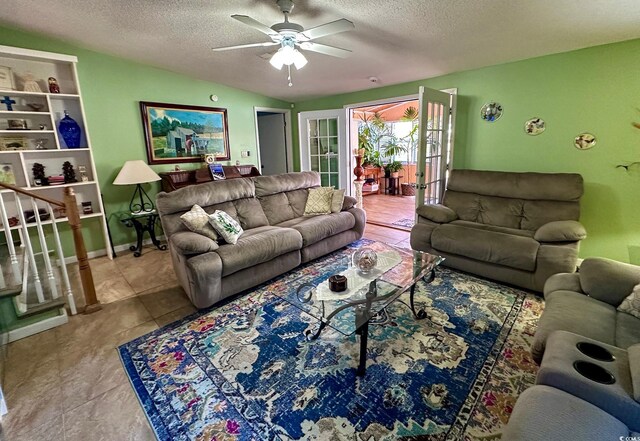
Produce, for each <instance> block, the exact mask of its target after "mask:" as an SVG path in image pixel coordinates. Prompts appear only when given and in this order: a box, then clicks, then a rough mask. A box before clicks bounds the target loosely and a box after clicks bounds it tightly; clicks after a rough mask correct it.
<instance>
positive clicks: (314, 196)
mask: <svg viewBox="0 0 640 441" xmlns="http://www.w3.org/2000/svg"><path fill="white" fill-rule="evenodd" d="M332 200H333V187H315V188H310V189H309V196H308V197H307V204H306V205H305V207H304V215H305V216H309V215H317V214H329V213H331V201H332Z"/></svg>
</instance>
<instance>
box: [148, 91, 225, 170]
mask: <svg viewBox="0 0 640 441" xmlns="http://www.w3.org/2000/svg"><path fill="white" fill-rule="evenodd" d="M140 111H141V112H142V124H143V126H144V136H145V142H146V144H147V157H148V159H149V164H170V163H176V162H200V161H202V155H207V154H212V155H215V157H216V160H229V159H231V154H230V152H229V129H228V126H227V109H221V108H216V107H199V106H187V105H180V104H164V103H151V102H147V101H141V102H140Z"/></svg>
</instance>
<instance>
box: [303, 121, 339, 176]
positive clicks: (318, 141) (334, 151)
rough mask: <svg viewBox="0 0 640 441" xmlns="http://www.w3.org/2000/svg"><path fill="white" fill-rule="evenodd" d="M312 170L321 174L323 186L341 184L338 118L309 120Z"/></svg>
mask: <svg viewBox="0 0 640 441" xmlns="http://www.w3.org/2000/svg"><path fill="white" fill-rule="evenodd" d="M307 126H308V131H307V132H308V140H309V143H308V145H309V156H310V168H311V170H313V171H317V172H318V173H320V180H321V182H322V185H323V186H329V185H333V186H334V187H336V188H338V187H339V185H340V182H339V172H340V168H339V167H340V164H339V142H338V118H319V119H309V120H307Z"/></svg>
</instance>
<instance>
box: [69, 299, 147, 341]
mask: <svg viewBox="0 0 640 441" xmlns="http://www.w3.org/2000/svg"><path fill="white" fill-rule="evenodd" d="M151 319H152V317H151V315H150V314H149V312H148V311H147V309H146V308H145V307H144V305H143V304H142V302H141V301H140V299H138V298H137V297H130V298H128V299H124V300H120V301H118V302H114V303H108V304H106V305H103V308H102V310H100V311H98V312H95V313H93V314H88V315H83V314H78V315H76V316H72V317H70V319H69V323H67V324H66V325H62V326H60V327H58V328H56V332H57V336H58V343H59V345H60V350H61V351H63V352H64V351H73V350H75V348H77V347H86V346H87V345H92V346H98V347H99V346H104V345H105V344H107V343H108V342H109V341H111V339H113V336H114V335H117V334H119V333H121V332H123V331H126V330H128V329H131V328H134V327H136V326H138V325H140V324H142V323H145V322H148V321H149V320H151Z"/></svg>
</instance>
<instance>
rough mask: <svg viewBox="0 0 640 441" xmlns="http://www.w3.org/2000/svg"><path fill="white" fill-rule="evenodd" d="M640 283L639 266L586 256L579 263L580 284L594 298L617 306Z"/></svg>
mask: <svg viewBox="0 0 640 441" xmlns="http://www.w3.org/2000/svg"><path fill="white" fill-rule="evenodd" d="M638 283H640V267H638V266H636V265H630V264H628V263H622V262H617V261H615V260H610V259H604V258H601V257H591V258H587V259H585V260H584V261H583V262H582V265H580V285H581V286H582V290H583V291H584V293H585V294H587V295H589V296H590V297H593V298H594V299H597V300H600V301H602V302H606V303H608V304H610V305H613V306H616V307H617V306H618V305H620V303H622V301H623V300H624V299H625V298H626V297H627V296H628V295H629V294H631V291H633V287H634V286H635V285H637V284H638Z"/></svg>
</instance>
